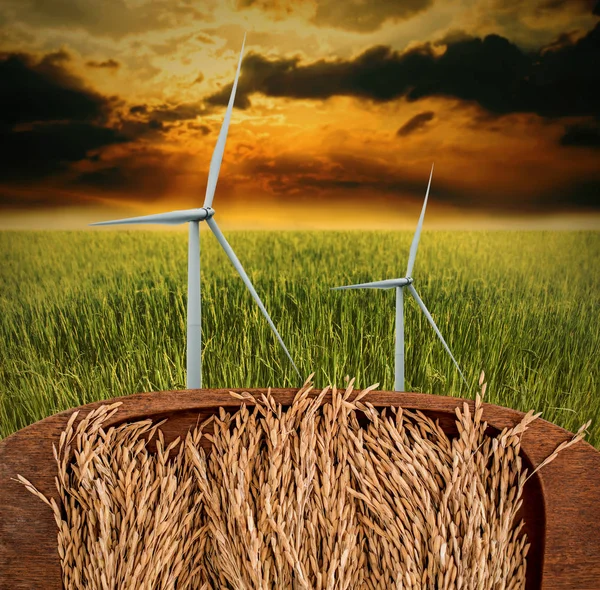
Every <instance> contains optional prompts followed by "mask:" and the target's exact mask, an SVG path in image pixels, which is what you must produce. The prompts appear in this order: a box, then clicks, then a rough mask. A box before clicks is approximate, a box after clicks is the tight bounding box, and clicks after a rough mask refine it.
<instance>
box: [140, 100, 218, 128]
mask: <svg viewBox="0 0 600 590" xmlns="http://www.w3.org/2000/svg"><path fill="white" fill-rule="evenodd" d="M129 112H130V113H131V114H132V115H146V116H148V117H149V118H151V119H154V120H155V121H161V122H162V123H174V122H176V121H188V120H190V119H196V118H197V117H199V116H201V115H204V114H206V112H207V109H206V107H204V106H202V105H201V104H198V103H196V102H188V103H180V104H177V105H161V106H158V107H149V106H148V105H145V104H141V105H134V106H132V107H131V108H130V109H129Z"/></svg>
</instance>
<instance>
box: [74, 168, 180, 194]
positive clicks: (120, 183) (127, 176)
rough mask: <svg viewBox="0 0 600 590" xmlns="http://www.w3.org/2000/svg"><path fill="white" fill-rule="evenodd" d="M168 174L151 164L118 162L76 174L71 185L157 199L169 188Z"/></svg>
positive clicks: (108, 192)
mask: <svg viewBox="0 0 600 590" xmlns="http://www.w3.org/2000/svg"><path fill="white" fill-rule="evenodd" d="M169 176H170V175H169V174H168V173H166V172H165V171H164V170H162V169H160V168H159V167H157V166H155V165H151V164H135V163H133V162H130V161H125V162H119V165H117V166H109V167H106V168H100V169H99V170H95V171H92V172H85V173H83V174H80V175H79V176H77V178H76V179H75V180H74V181H73V183H72V184H73V185H74V186H77V187H84V188H93V189H96V190H97V191H100V192H106V193H107V194H110V193H115V192H116V193H123V192H127V193H128V194H130V195H135V194H140V193H141V194H143V199H144V201H146V202H147V201H148V200H154V199H159V198H161V197H163V196H164V195H165V194H166V193H167V192H168V190H169V186H170V178H169Z"/></svg>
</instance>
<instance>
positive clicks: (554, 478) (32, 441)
mask: <svg viewBox="0 0 600 590" xmlns="http://www.w3.org/2000/svg"><path fill="white" fill-rule="evenodd" d="M229 391H230V390H228V389H204V390H187V391H186V390H183V391H164V392H156V393H142V394H137V395H131V396H127V397H121V398H118V401H121V402H123V405H122V406H121V407H120V409H119V411H118V412H117V414H116V415H115V416H114V417H113V418H112V419H111V420H110V421H109V422H107V426H111V425H116V424H120V423H123V422H127V421H133V420H141V419H145V418H152V419H154V420H161V419H163V418H168V419H169V420H168V422H167V423H166V424H164V425H163V426H162V430H163V432H164V434H165V439H166V441H167V442H170V441H171V440H173V439H174V438H176V437H177V436H179V435H180V434H182V433H185V432H186V431H187V430H188V428H190V427H191V426H195V425H196V424H197V420H198V417H199V416H200V420H203V419H205V418H207V417H208V416H210V415H211V414H213V413H214V412H215V411H216V410H217V409H218V408H219V407H221V406H222V407H225V408H228V409H230V410H233V411H234V410H235V409H236V407H237V406H239V402H238V401H237V400H235V399H234V398H232V396H230V395H229V393H228V392H229ZM233 391H237V392H242V391H249V392H251V393H254V394H256V393H262V392H265V391H266V390H264V389H249V390H248V389H246V390H243V389H236V390H233ZM297 391H298V390H297V389H273V390H271V393H272V394H273V396H274V398H275V400H276V401H277V402H280V403H282V404H284V405H289V404H290V403H291V402H292V400H293V398H294V395H295V393H296V392H297ZM315 393H317V392H315ZM325 399H326V401H329V400H330V399H331V398H330V397H328V398H325ZM111 401H117V400H111ZM365 401H370V402H371V403H372V404H374V405H375V406H402V407H404V408H408V409H419V410H421V411H423V412H424V413H426V414H428V415H430V416H432V417H433V418H439V419H440V424H441V426H442V428H443V429H444V430H445V431H446V432H447V433H448V434H455V433H456V426H455V423H454V419H455V415H454V410H455V408H456V407H458V406H462V403H463V401H465V400H462V399H460V398H453V397H442V396H436V395H427V394H417V393H396V392H388V391H377V392H372V393H370V394H368V396H367V397H366V398H365ZM103 403H108V402H97V403H93V404H88V405H86V406H82V407H81V408H76V409H79V410H80V416H81V417H83V416H85V415H86V414H87V413H88V412H89V411H91V410H92V409H94V408H96V407H98V406H99V405H102V404H103ZM467 403H468V404H469V406H470V408H471V410H473V407H474V402H473V401H468V402H467ZM73 411H75V410H68V411H66V412H62V413H60V414H56V415H54V416H51V417H49V418H46V419H45V420H41V421H40V422H37V423H35V424H32V425H31V426H28V427H27V428H23V429H22V430H20V431H19V432H17V433H15V434H13V435H12V436H9V437H7V438H6V439H4V440H3V441H1V442H0V589H1V590H17V589H24V588H27V589H36V590H37V589H44V590H59V589H61V588H62V581H61V570H60V562H59V558H58V552H57V529H56V524H55V522H54V517H53V515H52V512H51V510H50V509H49V507H48V506H46V505H45V504H44V503H43V502H41V501H40V500H39V499H38V498H35V497H34V496H33V495H32V494H30V493H29V492H28V491H27V490H26V489H25V487H24V486H22V485H21V484H19V483H17V482H15V481H12V480H11V478H14V477H16V475H17V474H20V475H23V476H24V477H26V478H27V479H29V480H30V481H31V482H32V483H33V484H34V485H35V486H36V487H37V488H38V489H39V490H40V491H41V492H42V493H43V494H45V495H46V496H48V497H49V496H54V497H55V498H56V499H57V500H58V495H57V492H56V488H55V485H54V477H55V474H56V463H55V461H54V458H53V456H52V443H53V442H54V443H58V440H59V437H60V433H61V432H62V430H63V429H64V427H65V425H66V423H67V421H68V419H69V416H70V415H71V414H72V413H73ZM522 417H523V414H522V413H521V412H517V411H515V410H511V409H507V408H502V407H499V406H495V405H491V404H484V413H483V419H484V420H486V421H487V422H488V424H489V425H490V431H491V432H494V430H498V431H499V430H502V429H503V428H505V427H512V426H514V425H516V424H517V423H518V422H519V421H520V420H521V418H522ZM571 437H572V434H571V433H569V432H567V431H566V430H563V429H562V428H559V427H558V426H555V425H554V424H551V423H549V422H546V421H545V420H542V419H538V420H536V421H535V422H534V423H533V424H532V425H531V426H530V428H529V430H528V431H527V432H526V433H525V435H524V436H523V442H522V446H521V449H522V457H523V459H524V462H525V464H526V466H527V467H528V468H529V470H531V469H532V468H535V467H536V466H537V465H539V464H540V462H541V461H542V460H543V459H545V458H546V457H547V456H548V455H550V454H551V453H552V451H553V450H554V449H555V448H556V446H557V445H558V444H560V443H561V442H563V441H565V440H569V439H570V438H571ZM522 516H523V518H525V521H526V526H525V532H526V533H527V536H528V538H529V540H530V541H531V548H530V552H529V555H528V557H527V559H528V565H527V589H528V590H529V589H531V590H533V589H535V590H537V589H539V588H543V589H544V590H558V589H561V590H567V589H568V590H574V589H577V590H592V589H600V453H599V452H598V451H596V450H595V449H594V448H593V447H592V446H591V445H589V444H588V443H586V442H583V441H581V442H578V443H577V444H575V445H573V446H572V447H570V448H568V449H567V450H566V451H564V452H562V453H561V454H560V455H559V456H558V458H557V459H555V461H554V462H553V463H550V464H549V465H548V466H546V467H544V468H542V469H541V470H540V471H539V472H538V473H537V474H536V475H535V476H533V477H532V478H531V479H530V480H529V481H528V483H527V484H526V486H525V490H524V502H523V507H522Z"/></svg>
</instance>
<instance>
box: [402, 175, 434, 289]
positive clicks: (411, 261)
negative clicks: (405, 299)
mask: <svg viewBox="0 0 600 590" xmlns="http://www.w3.org/2000/svg"><path fill="white" fill-rule="evenodd" d="M432 176H433V164H432V165H431V173H430V174H429V184H428V185H427V192H426V193H425V201H424V203H423V208H422V209H421V216H420V217H419V222H418V223H417V230H416V231H415V235H414V237H413V241H412V244H411V245H410V253H409V255H408V266H407V267H406V276H407V277H410V274H411V273H412V271H413V267H414V265H415V258H416V257H417V248H418V247H419V239H420V238H421V229H422V228H423V219H424V218H425V208H426V207H427V199H428V198H429V187H430V186H431V178H432Z"/></svg>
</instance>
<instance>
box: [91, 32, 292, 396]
mask: <svg viewBox="0 0 600 590" xmlns="http://www.w3.org/2000/svg"><path fill="white" fill-rule="evenodd" d="M245 44H246V35H244V41H243V43H242V51H241V52H240V59H239V61H238V66H237V71H236V74H235V81H234V83H233V88H232V89H231V96H230V97H229V104H228V105H227V111H226V112H225V119H224V120H223V124H222V126H221V131H220V132H219V137H218V139H217V145H216V146H215V149H214V152H213V155H212V159H211V161H210V168H209V172H208V183H207V185H206V196H205V198H204V204H203V205H202V207H200V208H199V209H186V210H183V211H171V212H169V213H159V214H156V215H144V216H143V217H130V218H128V219H118V220H115V221H101V222H99V223H92V224H90V225H123V224H129V223H134V224H140V223H144V224H145V223H158V224H166V225H179V224H181V223H188V224H189V241H188V303H187V388H188V389H200V388H201V387H202V356H201V353H202V330H201V304H200V231H199V230H200V222H201V221H206V223H207V224H208V227H209V228H210V229H211V231H212V232H213V234H214V235H215V237H216V238H217V240H218V242H219V244H221V246H222V248H223V250H225V254H227V256H228V257H229V259H230V260H231V262H232V263H233V266H234V267H235V269H236V270H237V271H238V273H239V275H240V276H241V277H242V280H243V281H244V283H245V284H246V287H248V290H249V291H250V293H251V294H252V297H253V298H254V300H255V301H256V303H257V305H258V307H259V308H260V310H261V312H262V313H263V315H264V316H265V318H266V319H267V322H269V326H271V329H272V330H273V332H274V333H275V336H276V337H277V340H278V341H279V343H280V344H281V346H282V347H283V350H285V354H286V355H287V357H288V358H289V359H290V362H291V363H292V366H293V367H294V369H295V371H296V373H298V376H300V378H302V376H301V374H300V371H299V370H298V367H296V365H295V363H294V361H293V360H292V357H291V356H290V353H289V351H288V349H287V348H286V346H285V344H284V343H283V340H282V339H281V336H280V335H279V332H278V331H277V328H276V327H275V324H274V323H273V321H272V320H271V317H270V316H269V314H268V312H267V310H266V309H265V306H264V305H263V303H262V301H261V300H260V297H259V296H258V294H257V293H256V291H255V289H254V286H253V285H252V283H251V282H250V279H249V278H248V275H247V274H246V271H245V270H244V268H243V267H242V265H241V263H240V261H239V260H238V258H237V256H236V255H235V252H234V251H233V250H232V248H231V246H230V245H229V243H228V242H227V240H226V239H225V236H224V235H223V234H222V233H221V230H220V229H219V226H218V225H217V222H216V221H215V219H214V217H213V216H214V214H215V210H214V209H213V208H212V202H213V198H214V196H215V189H216V186H217V180H218V179H219V170H220V168H221V162H222V160H223V152H224V151H225V142H226V141H227V131H228V130H229V121H230V120H231V111H232V109H233V102H234V100H235V91H236V89H237V84H238V78H239V75H240V68H241V65H242V56H243V54H244V45H245Z"/></svg>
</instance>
